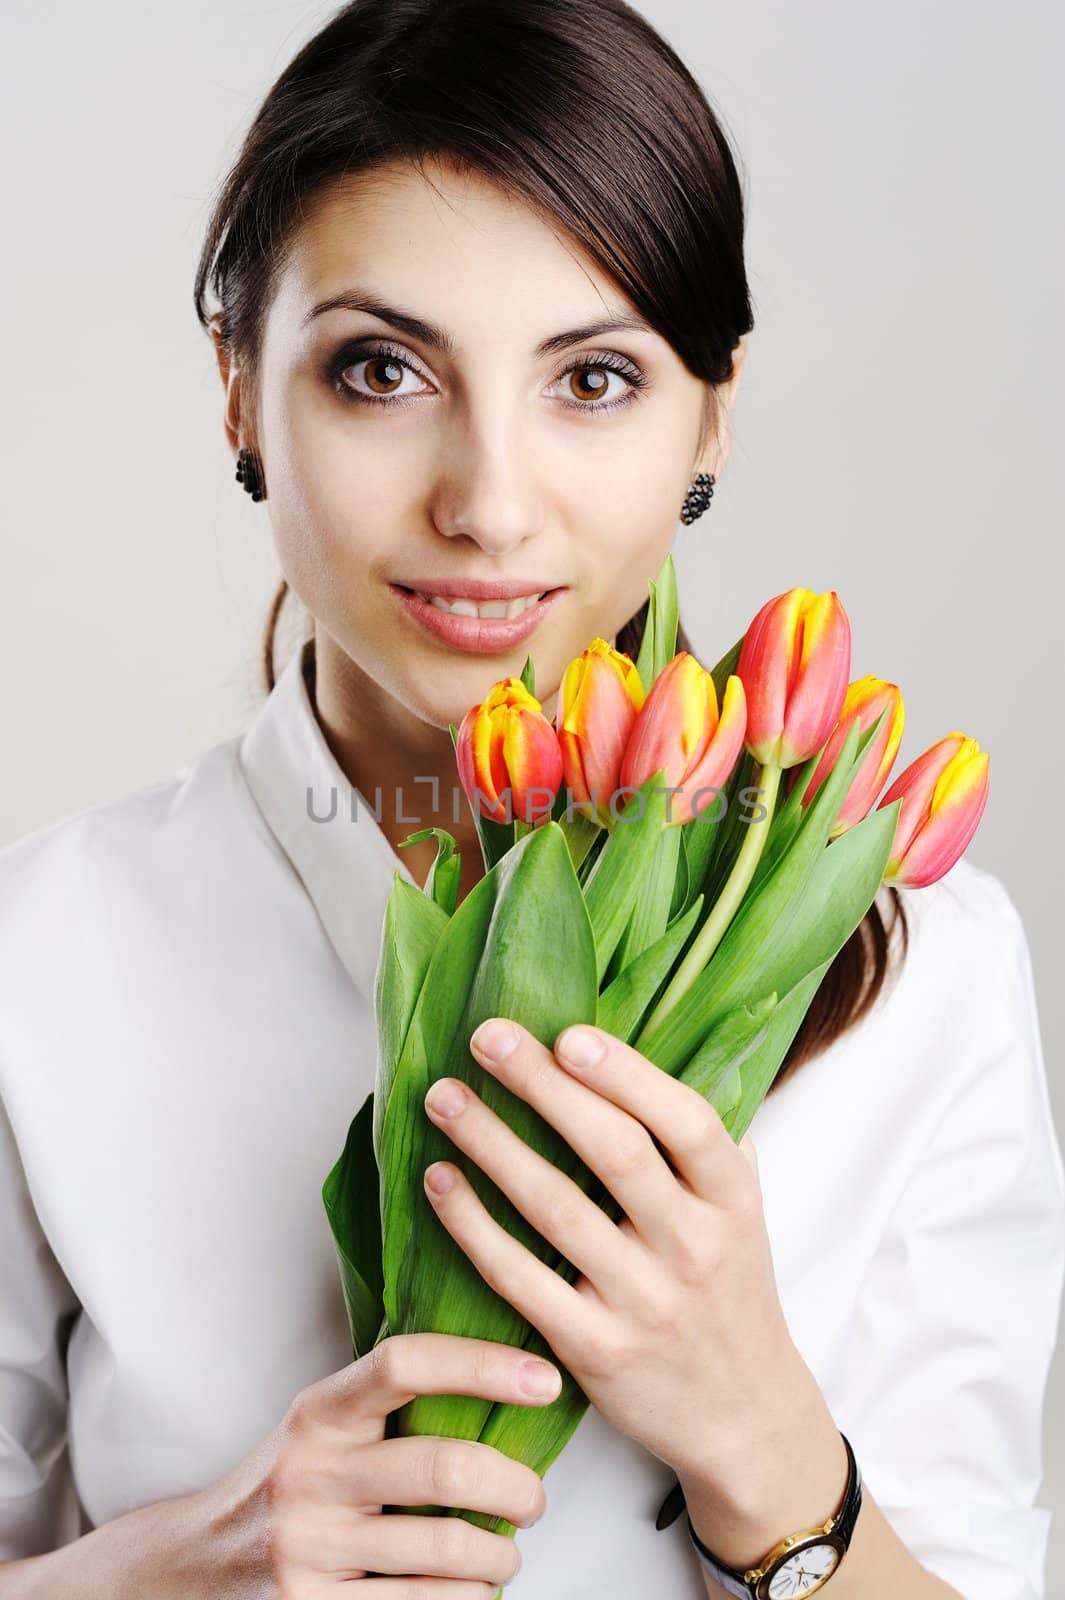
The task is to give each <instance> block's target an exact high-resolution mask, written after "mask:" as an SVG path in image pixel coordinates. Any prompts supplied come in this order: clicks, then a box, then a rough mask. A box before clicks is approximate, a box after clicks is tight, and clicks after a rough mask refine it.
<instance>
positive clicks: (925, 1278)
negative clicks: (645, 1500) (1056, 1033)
mask: <svg viewBox="0 0 1065 1600" xmlns="http://www.w3.org/2000/svg"><path fill="white" fill-rule="evenodd" d="M985 884H986V886H987V887H986V890H985V892H986V893H988V894H989V895H990V896H991V898H992V900H993V901H994V903H995V905H994V910H995V915H994V918H993V919H991V922H993V932H992V934H991V937H990V938H989V940H988V946H987V950H986V953H987V957H988V959H987V961H986V964H985V963H982V970H981V973H980V974H979V981H976V982H974V983H973V985H972V988H971V1002H972V1006H974V1007H978V1008H979V1014H980V1015H981V1016H986V1018H987V1021H986V1028H981V1029H980V1034H981V1036H982V1039H983V1044H982V1046H981V1047H980V1048H979V1049H978V1050H967V1051H966V1056H967V1059H966V1060H965V1061H964V1062H963V1063H961V1070H960V1071H959V1072H958V1074H957V1084H956V1087H955V1089H954V1091H953V1093H952V1094H951V1097H950V1100H949V1102H948V1104H947V1109H946V1112H945V1114H944V1115H943V1117H942V1118H941V1119H940V1120H939V1121H938V1123H937V1124H936V1126H935V1131H934V1133H933V1134H932V1136H931V1138H930V1141H929V1143H928V1145H927V1147H926V1148H925V1150H924V1153H923V1156H922V1158H921V1159H920V1160H919V1161H918V1162H917V1164H916V1165H915V1167H914V1169H913V1171H912V1173H911V1176H910V1178H909V1180H908V1181H907V1183H906V1185H905V1187H904V1189H903V1191H902V1193H901V1196H900V1199H899V1201H898V1202H897V1204H896V1206H895V1208H894V1211H893V1214H892V1216H891V1219H890V1223H889V1225H888V1227H887V1230H886V1232H885V1234H884V1236H883V1238H882V1240H881V1242H880V1245H879V1246H878V1249H877V1252H876V1254H875V1256H874V1258H873V1260H872V1262H871V1264H870V1267H869V1269H868V1272H867V1275H866V1278H865V1280H864V1282H863V1285H862V1287H861V1290H860V1292H859V1296H858V1300H857V1304H856V1314H855V1318H854V1322H853V1325H852V1328H851V1329H850V1331H849V1333H848V1339H847V1360H846V1368H845V1371H846V1376H845V1391H846V1393H845V1400H844V1401H843V1403H842V1404H841V1405H839V1406H837V1407H835V1408H834V1409H835V1414H836V1418H837V1422H838V1424H839V1426H840V1427H841V1428H842V1429H843V1431H844V1432H845V1433H846V1434H847V1437H848V1438H849V1439H850V1440H851V1442H852V1444H853V1445H854V1448H855V1454H856V1455H857V1457H858V1460H859V1462H861V1464H862V1471H863V1478H864V1481H865V1483H866V1485H867V1487H868V1489H869V1492H870V1493H871V1494H872V1495H873V1497H874V1498H875V1499H876V1501H877V1503H878V1504H879V1506H880V1507H881V1509H882V1510H883V1512H884V1515H885V1516H886V1517H887V1519H888V1521H889V1522H890V1523H891V1524H892V1526H893V1527H894V1528H895V1531H896V1532H897V1533H898V1535H899V1537H900V1538H901V1539H902V1540H903V1542H904V1543H905V1544H906V1545H907V1547H908V1548H909V1549H910V1550H911V1551H912V1553H913V1554H914V1555H915V1556H916V1557H917V1558H918V1560H920V1561H921V1563H922V1565H924V1566H926V1567H927V1568H928V1569H929V1571H931V1572H933V1573H934V1574H935V1575H936V1576H937V1577H940V1578H942V1579H943V1580H944V1581H945V1582H947V1583H949V1584H951V1585H953V1587H954V1588H956V1589H957V1590H958V1591H959V1592H960V1593H961V1594H962V1595H963V1596H964V1597H965V1600H1043V1597H1044V1592H1045V1591H1044V1582H1045V1579H1044V1566H1045V1561H1046V1546H1047V1537H1048V1534H1049V1529H1050V1520H1051V1512H1050V1510H1049V1509H1047V1508H1045V1507H1042V1506H1040V1505H1038V1504H1037V1503H1036V1500H1037V1496H1038V1494H1039V1490H1040V1483H1041V1478H1042V1437H1041V1427H1042V1411H1043V1400H1044V1393H1045V1388H1046V1382H1047V1375H1048V1370H1049V1366H1050V1361H1051V1357H1052V1353H1053V1349H1054V1343H1055V1337H1056V1330H1057V1323H1058V1317H1059V1312H1060V1303H1061V1293H1062V1282H1063V1277H1065V1183H1063V1177H1062V1160H1061V1153H1060V1149H1059V1146H1058V1144H1057V1140H1056V1137H1055V1133H1054V1126H1053V1122H1052V1118H1051V1108H1050V1102H1049V1095H1048V1091H1047V1081H1046V1069H1045V1066H1044V1061H1043V1053H1042V1048H1041V1044H1040V1035H1039V1022H1038V1017H1037V1011H1036V1000H1035V992H1034V987H1033V981H1032V967H1031V960H1030V955H1029V949H1028V943H1027V939H1026V936H1025V932H1024V927H1023V924H1022V921H1021V918H1020V916H1019V914H1018V912H1017V910H1016V908H1015V906H1014V904H1013V902H1012V900H1011V899H1010V898H1009V896H1008V894H1007V891H1006V890H1005V888H1004V887H1003V886H1002V885H1001V884H1000V883H999V881H998V879H995V878H992V877H991V876H990V875H985ZM985 966H986V977H985V970H984V968H985ZM959 1037H961V1038H967V1039H971V1038H972V1037H973V1035H972V1033H971V1032H968V1031H967V1030H965V1029H961V1030H960V1031H959ZM954 1065H955V1064H954V1063H949V1064H948V1063H944V1064H943V1070H944V1071H948V1070H952V1069H953V1066H954Z"/></svg>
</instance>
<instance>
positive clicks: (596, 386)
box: [569, 367, 610, 400]
mask: <svg viewBox="0 0 1065 1600" xmlns="http://www.w3.org/2000/svg"><path fill="white" fill-rule="evenodd" d="M569 380H570V389H571V390H572V392H573V393H574V394H575V395H576V396H577V399H578V400H601V399H602V397H603V395H604V394H606V392H607V390H608V388H609V386H610V376H609V373H607V372H606V371H605V370H604V368H602V367H574V368H573V370H572V371H571V372H570V375H569Z"/></svg>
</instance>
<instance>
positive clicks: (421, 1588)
mask: <svg viewBox="0 0 1065 1600" xmlns="http://www.w3.org/2000/svg"><path fill="white" fill-rule="evenodd" d="M352 1581H354V1580H352ZM362 1582H363V1586H362V1588H361V1589H360V1590H359V1600H396V1596H397V1592H398V1593H401V1594H402V1596H403V1600H495V1596H496V1595H497V1594H498V1592H499V1585H498V1583H478V1582H475V1581H473V1580H470V1581H468V1582H464V1581H463V1580H462V1579H461V1578H427V1577H424V1576H422V1577H415V1578H408V1579H407V1582H406V1583H405V1584H404V1586H403V1588H402V1590H399V1591H397V1589H396V1580H395V1578H373V1577H369V1578H364V1579H363V1580H362Z"/></svg>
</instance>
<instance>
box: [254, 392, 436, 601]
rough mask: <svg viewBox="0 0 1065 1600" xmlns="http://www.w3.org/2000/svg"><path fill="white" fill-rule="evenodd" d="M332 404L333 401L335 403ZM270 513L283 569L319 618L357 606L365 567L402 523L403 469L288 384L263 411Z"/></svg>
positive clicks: (324, 405) (376, 561)
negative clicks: (271, 410) (268, 411)
mask: <svg viewBox="0 0 1065 1600" xmlns="http://www.w3.org/2000/svg"><path fill="white" fill-rule="evenodd" d="M337 404H339V402H338V403H337ZM264 448H265V450H266V454H267V459H268V461H269V463H270V465H269V471H268V479H269V481H268V490H269V500H270V504H271V508H272V509H271V520H272V523H273V527H274V531H275V538H276V542H277V547H278V555H279V557H280V560H281V563H282V568H283V570H284V572H285V575H286V577H287V578H288V579H289V582H290V583H291V584H292V586H293V587H294V588H295V589H296V591H297V593H299V594H300V596H301V598H302V599H303V600H304V602H305V603H306V604H307V605H308V607H309V608H310V610H311V611H312V612H314V613H315V614H316V615H318V616H321V617H322V620H323V621H325V620H326V619H327V616H328V615H329V613H330V612H333V611H335V610H336V609H337V608H338V607H339V609H340V610H341V611H342V612H344V613H346V614H350V613H351V612H352V611H354V610H358V608H359V602H360V596H361V595H362V594H364V593H365V577H366V574H367V572H368V571H370V570H371V569H373V568H375V567H376V566H379V565H380V563H381V561H382V560H383V558H384V557H385V556H386V555H387V551H388V537H389V530H390V529H395V528H397V527H401V526H402V525H403V516H404V505H403V492H402V485H403V483H404V481H405V480H404V475H403V474H402V473H397V472H396V471H394V470H393V469H392V468H391V466H390V465H389V463H388V462H387V460H383V459H382V452H380V451H372V450H368V449H366V448H365V446H364V445H360V443H359V442H358V440H357V437H356V434H355V432H354V429H353V425H352V423H351V422H350V421H348V422H347V423H346V426H345V418H344V416H343V414H341V415H340V416H339V417H338V415H337V411H336V406H335V405H334V406H331V405H330V404H329V400H328V397H326V398H325V399H324V400H323V399H320V398H317V397H316V396H314V395H313V394H312V395H308V392H307V386H306V385H304V384H294V385H293V386H292V388H291V389H290V390H289V391H288V393H287V395H285V396H283V397H282V398H281V400H280V402H279V404H278V406H277V408H276V411H275V414H274V416H273V417H272V418H270V419H269V421H268V420H267V418H266V417H265V416H264Z"/></svg>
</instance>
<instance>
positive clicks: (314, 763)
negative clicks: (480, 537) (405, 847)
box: [239, 638, 417, 997]
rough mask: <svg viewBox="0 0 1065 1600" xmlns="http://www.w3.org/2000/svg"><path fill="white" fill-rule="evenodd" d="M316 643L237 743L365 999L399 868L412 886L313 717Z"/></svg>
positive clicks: (252, 784)
mask: <svg viewBox="0 0 1065 1600" xmlns="http://www.w3.org/2000/svg"><path fill="white" fill-rule="evenodd" d="M313 681H314V639H313V638H311V639H308V640H306V641H305V642H304V643H303V645H302V646H301V647H300V648H299V649H298V650H296V652H295V653H294V655H293V656H292V658H291V660H290V661H289V663H288V665H287V666H286V667H285V669H284V671H283V672H282V673H281V675H280V677H279V678H278V679H277V681H276V683H275V684H274V687H273V689H272V690H271V692H270V694H269V696H268V697H267V700H266V703H265V705H263V706H262V708H261V709H260V711H259V713H258V715H257V716H256V718H255V721H254V722H253V723H252V725H251V727H250V728H249V729H248V731H247V733H246V734H245V735H244V737H243V739H242V740H241V741H240V746H239V754H240V764H241V768H242V770H243V773H244V777H245V780H246V781H247V784H248V787H249V789H250V790H251V792H252V794H253V796H254V797H255V800H256V803H257V804H258V806H259V809H260V810H261V812H262V814H263V816H264V818H265V819H266V822H267V824H268V826H269V828H270V830H271V832H272V833H273V834H274V836H275V837H276V839H277V841H278V843H279V844H280V845H281V848H282V849H283V850H284V852H285V854H286V855H287V856H288V858H289V860H290V861H291V863H292V865H293V867H294V868H295V870H296V872H297V874H298V875H299V877H300V879H301V880H302V882H303V885H304V887H305V889H306V890H307V893H308V895H309V896H310V898H311V900H312V902H313V904H314V907H315V909H316V911H317V912H318V915H319V917H320V918H321V921H322V925H323V927H324V928H325V931H326V933H327V934H328V935H329V938H330V940H331V942H332V944H333V946H334V948H335V949H336V952H337V955H338V956H339V957H340V959H341V961H342V962H343V963H344V966H345V967H346V969H347V971H348V972H349V973H350V974H351V976H352V978H353V979H354V981H355V983H356V984H357V985H358V987H359V988H360V989H361V990H362V991H363V993H364V994H365V995H367V996H369V997H372V995H373V985H374V976H375V973H376V969H377V956H378V949H379V945H380V938H381V928H382V925H383V921H384V915H385V907H386V905H387V902H388V896H389V893H390V891H391V888H392V883H393V880H394V875H395V873H397V872H398V873H399V874H400V876H401V877H403V878H405V879H406V880H407V882H408V883H411V884H415V887H417V885H416V883H415V879H414V878H413V877H412V875H411V873H410V870H409V869H408V867H407V866H406V865H405V864H404V862H403V860H402V859H401V858H400V856H399V855H397V853H396V852H395V850H393V848H392V845H391V843H390V842H389V840H388V838H387V837H386V835H385V832H384V830H383V829H382V827H381V824H380V823H379V822H378V820H377V818H376V816H375V815H374V813H373V811H372V809H371V808H370V804H369V802H368V801H367V800H366V798H365V796H364V795H363V794H362V793H361V791H360V790H358V789H357V788H355V787H354V785H353V784H352V783H351V781H350V780H349V779H348V777H347V776H346V774H345V773H344V771H343V769H342V768H341V766H340V764H339V762H338V761H337V759H336V757H335V756H334V754H333V752H332V750H331V749H330V748H329V745H328V744H327V742H326V739H325V735H324V734H323V732H322V729H321V725H320V724H319V722H318V718H317V716H316V715H315V710H314V704H313V701H312V698H311V696H312V692H313V691H312V688H311V685H312V684H313Z"/></svg>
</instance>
